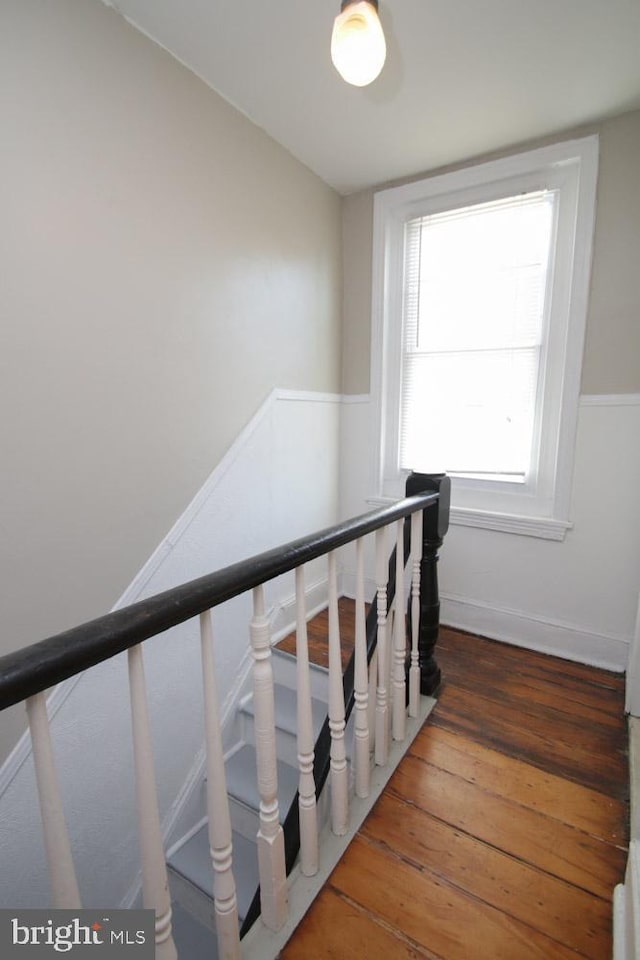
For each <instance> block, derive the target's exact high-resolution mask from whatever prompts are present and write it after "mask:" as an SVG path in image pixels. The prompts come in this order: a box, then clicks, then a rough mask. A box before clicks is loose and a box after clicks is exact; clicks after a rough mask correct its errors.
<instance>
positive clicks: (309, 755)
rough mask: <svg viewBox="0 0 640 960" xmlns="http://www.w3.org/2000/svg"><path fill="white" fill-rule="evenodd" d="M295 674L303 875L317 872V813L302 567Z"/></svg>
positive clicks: (298, 580) (300, 570) (300, 572)
mask: <svg viewBox="0 0 640 960" xmlns="http://www.w3.org/2000/svg"><path fill="white" fill-rule="evenodd" d="M295 577H296V676H297V686H298V697H297V708H298V764H299V769H300V777H299V781H298V810H299V814H300V868H301V870H302V873H303V874H304V875H305V877H313V876H314V875H315V874H316V873H317V872H318V817H317V811H316V784H315V780H314V779H313V760H314V749H313V748H314V739H313V714H312V712H311V680H310V676H309V645H308V640H307V617H306V609H305V597H304V568H303V567H297V568H296V573H295Z"/></svg>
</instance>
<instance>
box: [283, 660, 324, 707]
mask: <svg viewBox="0 0 640 960" xmlns="http://www.w3.org/2000/svg"><path fill="white" fill-rule="evenodd" d="M271 666H272V667H273V677H274V680H275V682H276V683H279V684H281V685H282V686H283V687H289V689H290V690H297V688H298V683H297V677H296V659H295V657H292V656H289V655H288V654H284V653H280V652H279V651H277V650H274V651H273V656H272V658H271ZM310 668H311V669H310V671H309V677H310V683H311V696H312V697H313V698H314V699H315V700H324V702H325V703H326V702H327V701H328V699H329V672H328V671H327V670H325V669H324V668H323V667H317V666H315V665H314V664H310Z"/></svg>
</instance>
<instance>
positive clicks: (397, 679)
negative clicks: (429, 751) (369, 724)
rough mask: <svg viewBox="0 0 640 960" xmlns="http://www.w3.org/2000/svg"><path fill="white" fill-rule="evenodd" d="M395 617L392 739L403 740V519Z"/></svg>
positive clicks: (398, 545) (399, 528)
mask: <svg viewBox="0 0 640 960" xmlns="http://www.w3.org/2000/svg"><path fill="white" fill-rule="evenodd" d="M395 604H396V616H395V621H394V638H393V639H394V643H393V739H394V740H404V737H405V731H406V728H407V720H406V717H407V706H406V703H407V700H406V697H407V681H406V677H405V673H404V664H405V657H406V653H407V638H406V630H407V626H406V618H405V613H404V519H402V520H398V522H397V524H396V596H395Z"/></svg>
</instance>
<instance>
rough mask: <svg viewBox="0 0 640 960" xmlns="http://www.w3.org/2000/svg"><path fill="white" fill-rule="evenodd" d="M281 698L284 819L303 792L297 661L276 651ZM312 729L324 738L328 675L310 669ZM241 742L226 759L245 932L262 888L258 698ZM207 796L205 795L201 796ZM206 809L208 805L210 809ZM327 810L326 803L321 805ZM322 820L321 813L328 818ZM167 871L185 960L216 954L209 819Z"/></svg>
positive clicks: (246, 711) (247, 704) (247, 706)
mask: <svg viewBox="0 0 640 960" xmlns="http://www.w3.org/2000/svg"><path fill="white" fill-rule="evenodd" d="M272 666H273V674H274V701H275V720H276V744H277V754H278V768H277V769H278V806H279V811H280V822H281V823H283V822H284V818H285V817H286V815H287V812H288V810H289V808H290V806H291V804H292V802H293V800H294V799H295V796H296V793H297V789H298V776H299V774H298V768H297V744H296V733H297V730H296V692H295V686H296V663H295V657H293V656H292V655H291V654H289V653H285V652H283V651H280V650H278V649H277V648H274V650H273V654H272ZM310 669H311V695H312V713H313V732H314V738H315V739H317V737H318V735H319V733H320V730H321V728H322V725H323V723H324V721H325V719H326V716H327V703H328V693H329V690H328V683H329V681H328V671H327V670H326V669H325V668H324V667H320V666H316V665H314V664H311V665H310ZM236 728H237V730H238V731H239V737H240V739H239V741H238V742H237V744H236V745H235V746H234V748H233V749H232V750H231V751H229V754H228V756H227V759H226V762H225V774H226V778H227V792H228V795H229V806H230V813H231V826H232V837H233V862H234V876H235V881H236V893H237V898H238V917H239V922H240V927H241V928H242V924H243V922H244V919H245V917H246V915H247V912H248V911H249V908H250V906H251V903H252V901H253V898H254V895H255V893H256V890H257V889H258V861H257V849H256V842H255V838H256V834H257V831H258V809H259V804H260V798H259V796H258V791H257V785H256V751H255V728H254V709H253V694H247V695H246V696H244V697H243V698H242V699H241V700H240V702H239V704H238V707H237V710H236ZM202 794H203V795H204V791H202ZM203 806H204V805H203ZM320 811H322V804H321V805H320ZM321 820H322V815H321ZM167 867H168V873H169V887H170V890H171V900H172V910H173V932H174V939H175V942H176V946H177V948H178V952H179V954H180V956H181V957H182V956H184V957H188V958H190V960H201V958H202V960H205V958H206V960H212V958H216V957H217V944H216V937H215V920H214V904H213V897H212V890H213V869H212V865H211V855H210V852H209V838H208V821H207V817H206V815H204V809H203V816H202V817H201V818H200V819H199V820H197V822H196V823H195V824H194V826H193V828H192V829H191V830H190V831H188V832H187V833H186V834H185V836H184V837H182V838H181V839H180V840H179V841H178V842H177V843H176V844H174V845H173V846H172V848H171V849H170V850H169V852H168V856H167Z"/></svg>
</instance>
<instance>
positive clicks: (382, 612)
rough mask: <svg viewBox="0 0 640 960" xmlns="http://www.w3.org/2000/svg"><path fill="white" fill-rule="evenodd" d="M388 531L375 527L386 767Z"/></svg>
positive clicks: (379, 759)
mask: <svg viewBox="0 0 640 960" xmlns="http://www.w3.org/2000/svg"><path fill="white" fill-rule="evenodd" d="M386 534H387V531H386V527H382V528H381V529H380V530H376V583H377V595H376V596H377V609H378V643H377V647H378V687H377V690H376V747H375V757H376V763H377V764H378V765H379V766H384V765H385V764H386V762H387V757H388V756H389V718H388V714H389V706H388V697H387V664H388V660H387V580H388V565H387V542H386V541H387V535H386Z"/></svg>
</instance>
